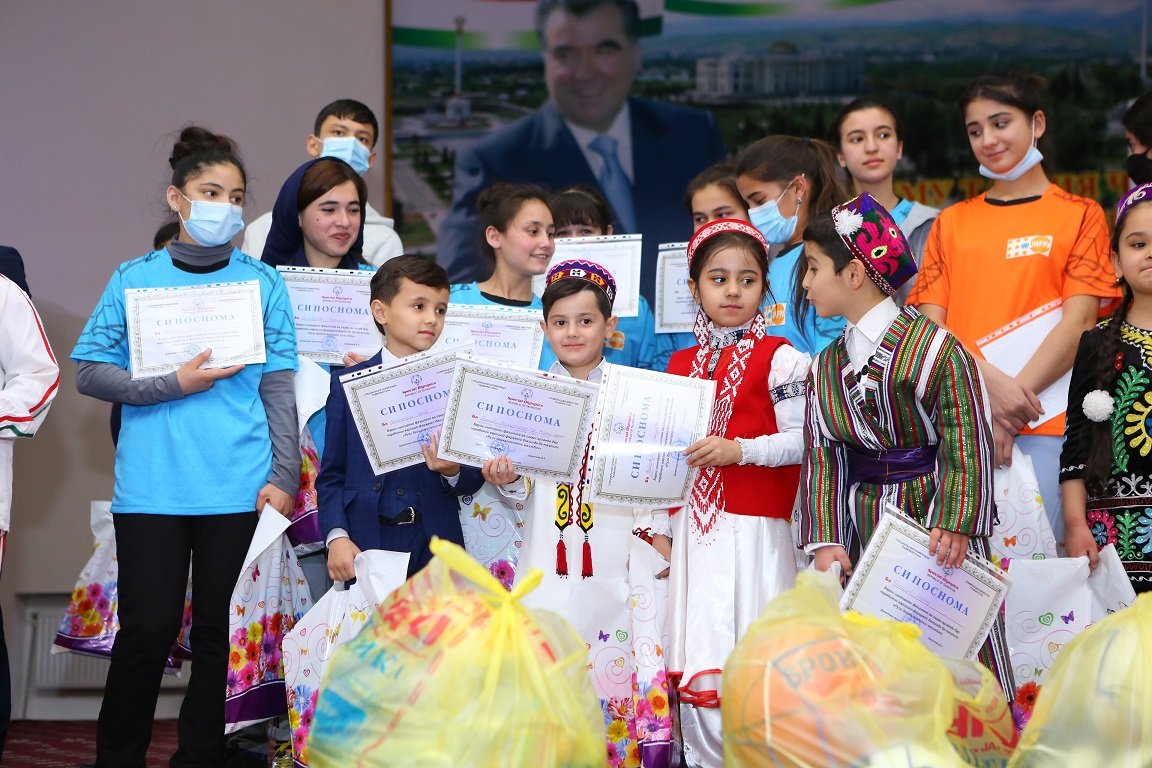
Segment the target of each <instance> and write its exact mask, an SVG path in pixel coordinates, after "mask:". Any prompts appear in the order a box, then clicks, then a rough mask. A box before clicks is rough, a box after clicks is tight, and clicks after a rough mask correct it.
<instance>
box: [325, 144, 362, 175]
mask: <svg viewBox="0 0 1152 768" xmlns="http://www.w3.org/2000/svg"><path fill="white" fill-rule="evenodd" d="M370 156H371V153H370V152H369V151H368V147H366V146H364V145H363V144H362V143H361V142H360V140H359V139H356V138H353V137H352V136H329V137H328V138H326V139H324V149H323V150H321V152H320V157H335V158H338V159H340V160H343V161H344V162H346V163H348V165H350V166H352V169H353V170H354V171H356V173H359V174H361V175H363V174H365V173H367V172H368V158H369V157H370Z"/></svg>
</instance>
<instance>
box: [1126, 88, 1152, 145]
mask: <svg viewBox="0 0 1152 768" xmlns="http://www.w3.org/2000/svg"><path fill="white" fill-rule="evenodd" d="M1120 122H1121V123H1123V124H1124V127H1125V128H1127V129H1128V132H1129V133H1131V134H1132V135H1133V136H1135V137H1136V140H1137V141H1139V142H1140V143H1141V144H1143V145H1144V146H1146V147H1150V146H1152V91H1149V92H1148V93H1145V94H1144V95H1142V96H1140V98H1138V99H1136V101H1134V102H1132V106H1130V107H1128V111H1126V112H1125V113H1124V117H1122V118H1120Z"/></svg>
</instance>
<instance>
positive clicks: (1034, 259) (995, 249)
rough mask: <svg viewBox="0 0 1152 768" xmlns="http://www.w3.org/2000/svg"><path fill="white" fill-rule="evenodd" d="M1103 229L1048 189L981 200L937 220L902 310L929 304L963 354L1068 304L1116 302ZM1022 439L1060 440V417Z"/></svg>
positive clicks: (1094, 212)
mask: <svg viewBox="0 0 1152 768" xmlns="http://www.w3.org/2000/svg"><path fill="white" fill-rule="evenodd" d="M1110 253H1111V245H1110V243H1109V241H1108V225H1107V223H1106V222H1105V220H1104V211H1103V210H1102V209H1101V208H1100V205H1099V204H1098V203H1096V202H1095V201H1094V200H1088V199H1087V198H1083V197H1078V196H1077V195H1073V194H1070V193H1068V192H1065V191H1064V190H1062V189H1060V188H1059V187H1057V186H1056V185H1051V186H1049V187H1048V189H1046V190H1044V193H1043V194H1042V195H1040V197H1039V198H1036V199H1034V200H1029V201H1027V202H1020V203H1009V204H1006V205H997V204H996V203H995V202H990V201H988V200H985V198H984V195H980V196H979V197H974V198H972V199H970V200H965V201H964V202H961V203H956V204H955V205H952V206H949V207H948V208H945V209H944V210H943V211H941V212H940V215H939V217H937V219H936V223H935V224H934V225H933V226H932V231H931V233H930V234H929V235H928V242H927V243H926V244H925V247H924V260H923V263H922V264H921V266H920V274H919V276H918V277H917V279H916V284H915V286H913V288H912V293H911V294H910V295H909V296H908V303H909V304H936V305H938V306H941V307H943V308H944V309H945V310H947V312H948V320H947V325H948V328H949V330H951V331H952V332H953V333H955V334H956V336H958V337H959V338H960V341H961V342H963V344H964V346H965V347H966V348H967V349H968V351H969V352H972V353H973V354H975V355H979V354H980V353H979V350H978V348H977V345H976V342H977V340H979V339H982V338H984V337H985V336H987V335H988V334H991V333H993V332H995V331H998V330H1000V329H1002V328H1004V326H1006V325H1008V324H1009V323H1011V322H1012V321H1014V320H1017V319H1018V318H1021V317H1023V316H1025V315H1027V314H1028V313H1030V312H1032V311H1034V310H1036V309H1039V308H1041V307H1045V306H1046V305H1051V304H1052V303H1053V302H1056V303H1059V302H1061V301H1063V300H1064V299H1067V298H1068V297H1070V296H1082V295H1088V296H1098V297H1100V298H1101V299H1112V298H1115V297H1117V296H1119V295H1120V290H1119V289H1118V288H1117V287H1116V285H1115V282H1114V280H1115V275H1114V273H1113V271H1112V266H1111V262H1110V261H1109V254H1110ZM1025 432H1026V433H1031V434H1037V435H1063V434H1064V414H1060V415H1059V416H1058V417H1055V418H1051V419H1049V420H1047V421H1045V422H1043V423H1041V424H1039V425H1037V426H1036V427H1035V428H1033V429H1026V430H1025Z"/></svg>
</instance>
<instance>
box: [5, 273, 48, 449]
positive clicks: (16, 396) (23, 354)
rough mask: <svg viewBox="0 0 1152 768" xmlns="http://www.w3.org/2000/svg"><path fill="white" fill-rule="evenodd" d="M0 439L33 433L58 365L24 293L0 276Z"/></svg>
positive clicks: (37, 425)
mask: <svg viewBox="0 0 1152 768" xmlns="http://www.w3.org/2000/svg"><path fill="white" fill-rule="evenodd" d="M0 385H2V387H0V438H16V437H31V436H32V435H33V434H35V432H36V430H37V429H38V428H39V427H40V424H41V423H42V422H43V421H44V417H45V416H46V415H47V413H48V408H49V406H50V405H51V404H52V400H53V399H54V398H55V397H56V392H57V391H58V390H59V388H60V368H59V366H58V365H57V364H56V356H55V355H53V354H52V346H51V345H50V344H49V343H48V335H47V334H46V333H45V332H44V326H43V324H42V323H41V322H40V316H39V315H38V314H36V308H35V307H33V306H32V302H31V300H29V298H28V296H27V295H26V294H25V293H24V292H23V291H22V290H20V289H19V288H18V287H17V286H16V284H15V283H13V282H12V281H11V280H9V279H8V278H6V277H0Z"/></svg>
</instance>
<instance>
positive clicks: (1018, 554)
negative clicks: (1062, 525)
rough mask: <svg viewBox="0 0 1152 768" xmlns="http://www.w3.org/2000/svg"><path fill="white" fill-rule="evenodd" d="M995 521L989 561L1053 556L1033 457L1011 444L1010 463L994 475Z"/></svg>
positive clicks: (1053, 540) (1051, 536)
mask: <svg viewBox="0 0 1152 768" xmlns="http://www.w3.org/2000/svg"><path fill="white" fill-rule="evenodd" d="M993 483H994V486H995V493H996V496H995V501H996V522H995V524H994V525H993V526H992V535H991V536H989V537H988V547H989V549H990V550H991V553H990V554H991V560H992V562H994V563H996V564H997V565H1000V566H1001V567H1003V564H1002V561H1003V560H1005V559H1008V560H1020V559H1030V560H1043V559H1046V558H1052V557H1056V554H1057V553H1056V536H1055V535H1054V534H1053V533H1052V525H1051V523H1049V522H1048V514H1047V512H1046V511H1045V509H1044V499H1043V498H1041V496H1040V483H1039V482H1037V480H1036V471H1035V470H1034V469H1033V468H1032V459H1031V458H1029V457H1028V455H1027V454H1025V453H1024V452H1023V451H1021V450H1020V449H1019V448H1018V447H1017V446H1015V445H1013V446H1012V464H1011V466H1008V467H1004V468H1003V469H997V470H996V471H995V474H994V478H993Z"/></svg>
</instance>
